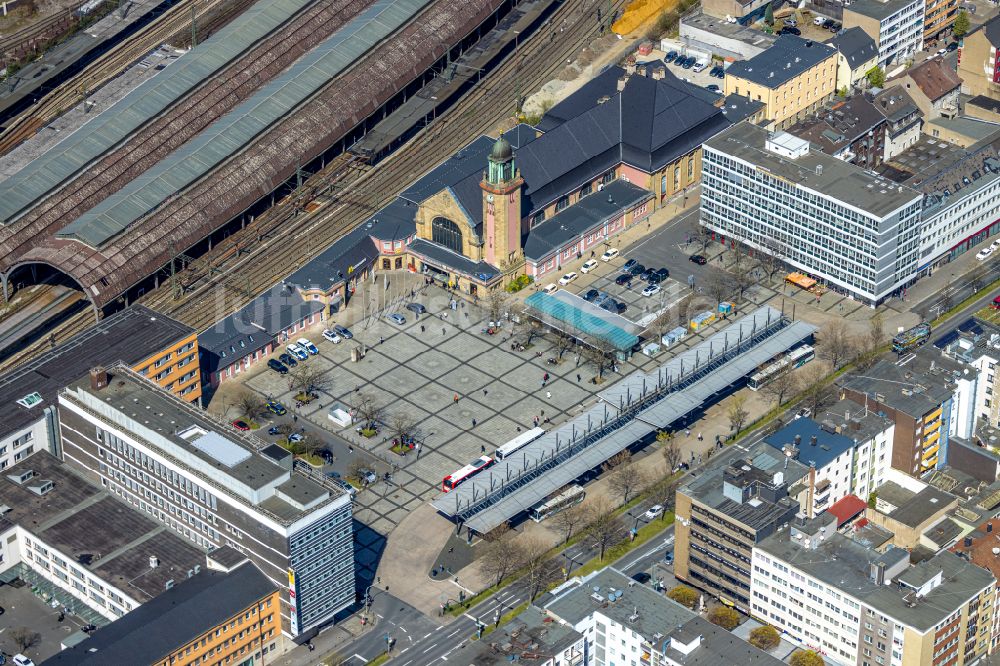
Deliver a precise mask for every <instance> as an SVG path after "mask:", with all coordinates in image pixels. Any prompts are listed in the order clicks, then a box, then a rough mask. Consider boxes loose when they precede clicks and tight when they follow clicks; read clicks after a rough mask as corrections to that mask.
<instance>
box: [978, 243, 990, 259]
mask: <svg viewBox="0 0 1000 666" xmlns="http://www.w3.org/2000/svg"><path fill="white" fill-rule="evenodd" d="M991 254H993V246H992V245H991V246H990V247H984V248H983V249H982V250H980V251H979V254H977V255H976V259H978V260H979V261H983V260H985V259H987V258H989V256H990V255H991Z"/></svg>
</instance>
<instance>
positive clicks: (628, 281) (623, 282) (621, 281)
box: [615, 273, 632, 287]
mask: <svg viewBox="0 0 1000 666" xmlns="http://www.w3.org/2000/svg"><path fill="white" fill-rule="evenodd" d="M615 284H617V285H618V286H619V287H621V286H631V285H632V276H631V275H629V274H628V273H622V274H621V275H619V276H618V277H616V278H615Z"/></svg>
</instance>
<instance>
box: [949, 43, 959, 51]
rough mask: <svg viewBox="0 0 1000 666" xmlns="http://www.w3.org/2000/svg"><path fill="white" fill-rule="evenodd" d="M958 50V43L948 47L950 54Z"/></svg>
mask: <svg viewBox="0 0 1000 666" xmlns="http://www.w3.org/2000/svg"><path fill="white" fill-rule="evenodd" d="M956 50H958V42H952V43H951V44H949V45H948V51H949V52H951V51H956Z"/></svg>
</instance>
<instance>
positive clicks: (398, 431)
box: [389, 412, 417, 444]
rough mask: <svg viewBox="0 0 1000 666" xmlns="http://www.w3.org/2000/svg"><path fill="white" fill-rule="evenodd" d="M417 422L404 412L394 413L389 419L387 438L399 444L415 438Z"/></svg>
mask: <svg viewBox="0 0 1000 666" xmlns="http://www.w3.org/2000/svg"><path fill="white" fill-rule="evenodd" d="M416 429H417V420H416V419H415V418H413V417H412V416H410V415H409V414H407V413H406V412H396V413H395V414H393V415H392V417H390V419H389V436H390V437H391V438H392V439H393V440H394V441H398V442H399V443H400V444H402V443H404V442H407V441H409V440H410V439H413V438H414V437H415V436H416Z"/></svg>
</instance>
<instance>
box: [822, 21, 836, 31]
mask: <svg viewBox="0 0 1000 666" xmlns="http://www.w3.org/2000/svg"><path fill="white" fill-rule="evenodd" d="M836 23H837V22H836V21H834V20H833V19H826V20H825V21H823V28H824V29H825V30H829V29H830V28H832V27H833V26H834V25H836Z"/></svg>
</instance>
